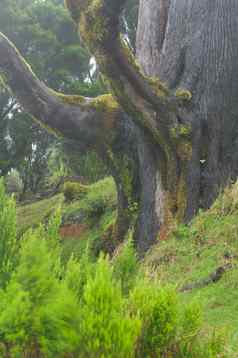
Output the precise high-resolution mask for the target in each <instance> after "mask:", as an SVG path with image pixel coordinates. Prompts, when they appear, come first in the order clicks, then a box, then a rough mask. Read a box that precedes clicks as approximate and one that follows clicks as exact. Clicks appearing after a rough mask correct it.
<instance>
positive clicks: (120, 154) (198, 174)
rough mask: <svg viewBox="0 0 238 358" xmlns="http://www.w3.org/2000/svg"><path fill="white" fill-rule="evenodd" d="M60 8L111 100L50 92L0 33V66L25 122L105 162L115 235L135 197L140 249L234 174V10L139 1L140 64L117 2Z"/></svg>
mask: <svg viewBox="0 0 238 358" xmlns="http://www.w3.org/2000/svg"><path fill="white" fill-rule="evenodd" d="M66 3H67V6H68V9H69V11H70V13H71V16H72V18H73V19H74V21H75V23H76V24H77V25H78V27H79V30H80V34H81V38H82V40H83V42H84V43H85V45H86V46H87V48H88V49H89V51H90V52H91V53H93V54H94V55H95V57H96V59H97V62H98V64H99V66H100V70H101V72H102V73H103V74H104V76H105V77H106V79H107V82H108V84H109V87H110V89H111V91H112V93H113V95H114V97H112V96H111V95H107V96H102V97H98V98H96V99H92V100H90V99H87V98H82V97H72V96H70V97H67V96H63V95H62V94H57V93H54V92H52V91H50V90H49V89H48V88H47V87H46V86H45V85H43V84H42V83H41V82H39V80H37V78H36V77H34V75H32V74H31V73H30V72H29V71H28V68H27V66H26V65H25V64H24V62H23V60H22V58H21V57H20V56H19V54H18V53H17V52H16V50H15V48H14V47H13V46H12V45H11V43H9V42H8V41H7V39H6V38H5V37H4V36H1V40H0V54H1V60H0V66H1V68H2V70H4V73H5V75H6V76H7V81H8V83H9V85H10V87H11V88H12V89H13V90H14V93H15V94H16V96H17V98H18V100H19V102H21V103H22V104H23V105H24V106H25V108H26V109H27V110H28V111H29V112H30V113H31V115H32V116H34V117H37V118H38V119H39V120H40V121H41V122H42V123H43V124H47V125H48V126H50V127H52V128H54V129H55V130H57V131H59V132H61V133H62V134H63V135H64V136H66V137H68V138H71V139H73V140H78V141H79V142H80V144H81V146H82V147H84V148H95V149H96V150H97V152H98V153H99V154H100V155H101V157H102V158H103V159H104V160H105V161H107V163H108V165H109V167H110V168H111V172H112V174H113V176H114V178H115V181H116V184H117V188H118V213H119V216H118V219H119V221H118V230H119V231H118V235H119V237H120V236H123V233H125V231H126V230H127V227H128V225H129V223H130V219H131V218H130V212H131V211H130V210H129V209H130V207H131V205H132V204H133V203H134V202H135V201H136V202H137V203H138V216H137V234H136V236H135V237H136V241H137V245H138V248H139V249H140V250H141V251H144V250H146V249H147V248H148V247H149V246H150V245H151V244H152V243H153V242H154V241H155V239H156V237H157V234H158V232H159V231H160V232H162V233H165V231H166V230H167V229H168V228H169V226H170V222H171V220H172V218H175V219H176V220H178V221H185V222H187V221H189V220H190V219H191V218H192V217H193V216H194V215H195V214H196V212H197V211H198V209H199V208H200V207H202V208H206V207H208V206H209V205H210V204H211V202H212V201H213V200H214V198H215V197H216V195H217V193H218V190H219V189H220V188H222V187H223V186H224V185H225V184H226V183H227V181H228V179H231V178H236V177H237V168H238V166H237V150H236V146H237V120H236V118H237V109H238V107H237V100H236V96H237V89H238V88H237V87H238V80H237V78H238V77H237V76H236V73H237V71H238V64H237V63H238V62H237V58H238V53H237V52H238V49H237V46H236V43H235V37H236V35H235V34H236V33H237V30H238V28H237V27H238V23H237V21H236V17H237V12H238V5H237V2H236V1H235V0H232V1H229V4H228V3H227V4H225V5H226V6H225V5H224V0H216V1H215V2H213V3H211V2H210V1H209V0H205V1H203V2H202V4H201V3H200V2H199V3H198V2H197V1H195V0H190V1H188V2H185V1H184V2H181V1H179V2H178V1H176V0H170V1H164V0H161V1H158V0H150V1H148V0H146V1H145V0H141V1H140V9H139V21H138V32H137V58H138V60H139V63H140V64H141V68H140V67H139V65H138V64H137V62H135V60H134V57H133V55H132V53H131V52H130V50H129V48H128V46H126V44H125V41H124V40H123V39H122V38H121V37H120V35H119V17H120V16H119V15H120V14H122V11H123V9H124V6H125V3H126V2H125V0H120V1H119V0H117V1H109V0H101V1H99V2H98V1H96V0H95V1H79V0H74V1H73V0H67V1H66ZM6 61H7V65H6ZM142 69H143V71H142ZM20 82H21V84H20ZM164 82H166V84H164ZM22 89H24V91H23V90H22ZM56 114H57V115H56ZM201 163H203V164H201Z"/></svg>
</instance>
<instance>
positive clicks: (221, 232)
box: [145, 183, 238, 357]
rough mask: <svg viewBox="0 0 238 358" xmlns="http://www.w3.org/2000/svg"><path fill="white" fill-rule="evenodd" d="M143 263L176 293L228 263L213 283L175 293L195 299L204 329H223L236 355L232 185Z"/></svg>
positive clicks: (236, 242) (237, 241)
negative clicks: (199, 305) (224, 271)
mask: <svg viewBox="0 0 238 358" xmlns="http://www.w3.org/2000/svg"><path fill="white" fill-rule="evenodd" d="M145 262H146V265H149V266H152V267H153V269H154V270H155V275H157V276H158V278H159V279H160V280H161V282H162V283H166V284H168V283H169V284H175V285H176V286H177V288H178V290H179V289H180V288H181V287H183V286H184V285H185V284H189V283H192V282H198V281H200V280H201V279H203V278H207V277H208V276H209V274H211V273H212V272H214V271H215V270H216V269H217V268H218V267H219V266H223V265H225V264H226V263H228V262H229V263H232V264H233V265H234V266H233V268H232V269H231V270H229V271H227V272H226V273H225V274H224V276H223V277H222V278H221V280H220V281H218V282H217V283H213V284H209V285H208V286H206V287H203V288H200V289H193V290H192V291H189V292H186V293H180V295H181V296H182V297H183V299H184V302H185V304H186V302H188V301H190V300H191V299H197V300H199V302H200V303H201V304H202V306H203V308H204V312H205V317H204V318H205V322H207V324H208V325H210V326H212V327H227V328H228V329H229V331H230V337H231V346H232V347H231V349H232V350H233V351H234V352H235V357H237V356H238V339H237V334H238V183H237V184H235V185H234V186H233V187H232V188H230V189H227V190H226V192H225V193H224V194H223V195H221V196H220V197H219V198H218V200H217V201H216V203H215V204H214V205H213V207H212V208H211V209H210V210H209V211H207V212H201V213H200V214H199V215H198V216H197V217H196V218H195V219H194V221H193V222H192V223H191V225H190V227H185V226H180V227H178V229H177V230H175V232H174V233H173V237H172V238H171V240H168V241H166V242H162V243H160V245H157V246H156V247H155V248H153V250H151V252H150V253H149V254H148V255H147V257H146V260H145ZM231 356H233V355H232V353H231Z"/></svg>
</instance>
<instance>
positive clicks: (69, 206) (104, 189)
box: [17, 177, 117, 260]
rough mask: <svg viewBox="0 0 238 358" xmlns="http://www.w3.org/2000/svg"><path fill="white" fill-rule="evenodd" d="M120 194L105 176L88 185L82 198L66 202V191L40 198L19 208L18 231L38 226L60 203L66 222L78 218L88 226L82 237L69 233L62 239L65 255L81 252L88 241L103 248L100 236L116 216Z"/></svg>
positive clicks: (77, 254)
mask: <svg viewBox="0 0 238 358" xmlns="http://www.w3.org/2000/svg"><path fill="white" fill-rule="evenodd" d="M116 204H117V194H116V187H115V183H114V181H113V179H112V178H111V177H108V178H105V179H103V180H100V181H98V182H97V183H95V184H92V185H90V186H88V187H87V192H86V193H85V195H83V196H82V198H81V199H76V200H74V201H72V202H70V203H69V202H65V201H64V196H63V194H58V195H56V196H54V197H52V198H49V199H44V200H40V201H37V202H34V203H33V204H28V205H24V206H19V207H18V208H17V224H18V232H19V234H22V233H23V232H24V231H26V230H27V229H28V228H30V227H35V226H37V225H39V223H41V222H45V220H46V219H47V218H48V217H49V216H50V215H51V214H52V213H53V212H54V211H55V210H56V209H57V208H58V207H59V206H61V210H62V217H63V221H64V223H65V224H70V223H71V222H74V220H75V219H74V218H75V217H76V218H79V219H76V220H77V223H78V224H84V225H85V226H86V227H87V229H86V230H85V231H84V232H83V233H82V234H80V237H67V238H66V239H65V240H63V241H62V246H63V258H64V260H67V259H68V258H69V256H70V255H71V254H72V253H73V254H74V255H75V256H80V255H81V254H82V253H83V252H84V249H85V247H86V246H87V245H90V246H92V248H93V249H94V250H96V251H98V250H99V249H100V242H101V238H102V237H103V236H104V234H105V233H106V232H107V230H108V229H109V228H110V226H112V225H113V224H114V223H115V220H116Z"/></svg>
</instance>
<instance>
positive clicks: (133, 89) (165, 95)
mask: <svg viewBox="0 0 238 358" xmlns="http://www.w3.org/2000/svg"><path fill="white" fill-rule="evenodd" d="M125 3H126V0H66V5H67V7H68V9H69V11H70V13H71V16H72V18H73V19H74V21H75V22H76V23H77V25H78V27H79V32H80V35H81V37H82V39H83V41H84V43H85V44H86V45H87V47H88V48H89V50H90V51H91V52H92V53H93V54H94V55H95V57H96V59H97V61H98V63H99V65H100V69H101V71H102V72H103V73H104V74H105V75H106V77H107V79H108V80H109V82H110V85H111V87H112V90H113V91H114V94H115V95H116V97H117V98H118V100H119V102H120V104H121V105H122V107H123V108H125V109H126V110H127V111H128V112H129V113H130V114H132V115H133V117H134V115H135V113H136V114H140V115H139V116H138V117H139V119H141V120H142V121H143V124H144V125H145V126H146V127H148V128H149V129H150V131H151V132H152V133H153V134H155V132H157V130H156V127H157V122H158V118H157V120H155V119H153V116H151V113H152V111H156V112H157V113H159V114H160V116H159V120H160V121H162V118H163V116H164V115H166V114H167V112H168V110H172V111H173V110H176V108H177V105H178V104H181V100H182V101H183V100H184V99H187V98H188V97H189V96H190V94H189V93H188V92H187V91H182V92H179V96H174V95H173V94H172V93H170V92H169V90H168V89H167V87H166V86H165V85H164V84H163V83H162V82H161V81H160V80H159V79H151V78H148V77H146V76H145V75H144V74H143V72H142V70H141V69H140V66H139V65H138V64H137V63H136V60H135V58H134V55H133V54H132V52H131V51H130V49H129V48H128V46H127V45H126V43H125V41H123V39H121V37H120V32H119V20H120V15H121V13H122V10H123V8H124V5H125ZM142 112H143V113H144V118H142V115H141V113H142ZM166 117H167V116H166ZM160 129H161V128H160ZM160 139H161V138H160Z"/></svg>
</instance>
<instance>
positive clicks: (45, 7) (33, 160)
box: [0, 0, 102, 192]
mask: <svg viewBox="0 0 238 358" xmlns="http://www.w3.org/2000/svg"><path fill="white" fill-rule="evenodd" d="M1 8H2V11H1V14H0V29H1V30H2V31H3V32H4V33H6V34H7V35H8V37H9V38H10V39H11V40H12V41H14V43H16V45H17V46H18V48H19V49H20V50H21V51H22V53H23V54H24V56H26V58H27V59H28V61H29V63H30V64H31V66H32V68H33V69H34V71H36V72H37V73H38V75H39V76H40V78H41V79H43V80H44V81H45V82H46V83H47V84H49V85H50V86H51V87H52V88H54V89H57V90H63V91H64V92H66V93H69V92H71V91H72V92H75V93H82V94H83V95H87V96H89V95H90V96H95V95H96V94H98V93H100V92H101V91H102V89H101V83H100V81H97V80H96V78H94V74H93V71H91V70H90V54H89V53H88V51H87V50H86V49H85V48H83V47H82V46H81V45H80V42H79V40H78V36H77V34H76V31H75V26H74V24H73V23H72V21H71V19H70V17H69V14H68V12H67V10H66V9H65V8H64V6H63V0H62V1H61V0H57V1H55V0H47V1H44V2H42V1H34V2H32V1H29V0H21V1H15V0H10V1H5V0H1ZM49 24H50V27H49ZM90 71H91V72H90ZM0 108H1V114H0V125H1V134H0V136H1V138H0V170H1V175H3V176H5V175H6V174H7V173H8V172H9V170H10V169H11V168H15V169H17V170H18V171H19V173H20V175H21V179H22V180H23V183H24V192H26V191H33V192H36V191H37V190H40V189H41V188H40V186H42V184H43V183H44V181H45V180H44V179H45V177H46V176H47V174H48V170H47V167H48V165H47V162H48V156H49V152H50V150H49V149H50V147H54V146H55V145H57V142H58V141H56V139H55V137H54V136H52V135H50V134H49V132H48V131H46V130H45V129H44V128H43V129H42V128H41V127H40V126H39V124H37V123H32V120H31V118H30V116H29V115H28V114H27V113H26V112H25V111H24V110H23V108H22V107H21V106H20V105H19V104H18V103H17V101H16V100H15V99H14V97H13V96H12V94H11V93H10V92H9V91H7V90H6V88H4V87H3V88H2V92H1V95H0ZM68 155H70V153H68ZM77 170H79V168H77Z"/></svg>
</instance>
